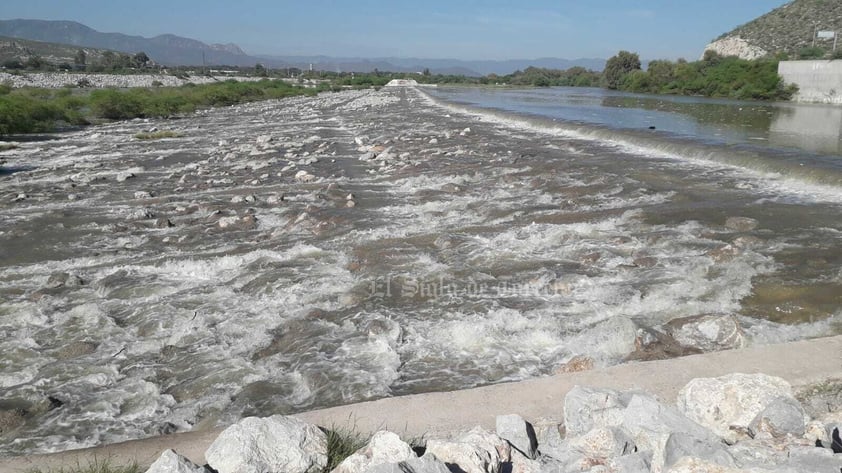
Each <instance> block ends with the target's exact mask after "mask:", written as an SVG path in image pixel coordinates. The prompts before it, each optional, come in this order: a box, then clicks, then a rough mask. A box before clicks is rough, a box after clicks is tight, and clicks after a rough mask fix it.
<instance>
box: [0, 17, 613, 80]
mask: <svg viewBox="0 0 842 473" xmlns="http://www.w3.org/2000/svg"><path fill="white" fill-rule="evenodd" d="M0 36H7V37H12V38H21V39H26V40H33V41H41V42H47V43H57V44H63V45H69V46H74V47H84V48H98V49H109V50H114V51H120V52H124V53H130V54H134V53H138V52H141V51H143V52H145V53H146V54H147V55H149V57H150V58H152V59H153V60H154V61H155V62H157V63H159V64H163V65H169V66H175V65H184V66H199V65H202V64H207V65H230V66H253V65H255V64H257V63H258V62H259V63H262V64H264V65H266V66H268V67H273V68H284V67H295V68H299V69H308V68H309V67H310V65H311V64H312V65H313V68H314V69H316V70H328V71H341V72H372V71H374V70H375V69H378V70H381V71H391V72H421V71H423V70H424V69H429V70H430V71H431V72H433V73H435V74H457V75H467V76H484V75H488V74H492V73H493V74H498V75H503V74H510V73H512V72H514V71H516V70H523V69H526V68H527V67H529V66H535V67H545V68H551V69H568V68H570V67H574V66H581V67H585V68H587V69H593V70H602V69H603V67H604V66H605V60H604V59H575V60H569V59H557V58H540V59H531V60H529V59H515V60H506V61H465V60H458V59H418V58H394V57H389V58H372V59H369V58H335V57H328V56H251V55H248V54H246V52H244V51H243V50H242V49H241V48H240V47H239V46H237V45H236V44H206V43H203V42H201V41H198V40H195V39H190V38H183V37H180V36H175V35H171V34H165V35H160V36H155V37H153V38H145V37H142V36H129V35H125V34H121V33H102V32H99V31H97V30H94V29H92V28H89V27H87V26H85V25H83V24H81V23H77V22H73V21H47V20H20V19H18V20H0Z"/></svg>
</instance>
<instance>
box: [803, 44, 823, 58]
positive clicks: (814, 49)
mask: <svg viewBox="0 0 842 473" xmlns="http://www.w3.org/2000/svg"><path fill="white" fill-rule="evenodd" d="M824 56H825V50H824V49H823V48H820V47H818V46H811V47H809V48H801V49H800V50H799V51H798V59H822V58H824Z"/></svg>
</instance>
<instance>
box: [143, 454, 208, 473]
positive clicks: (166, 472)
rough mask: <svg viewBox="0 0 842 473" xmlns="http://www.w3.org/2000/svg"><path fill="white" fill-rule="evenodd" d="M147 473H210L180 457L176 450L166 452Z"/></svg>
mask: <svg viewBox="0 0 842 473" xmlns="http://www.w3.org/2000/svg"><path fill="white" fill-rule="evenodd" d="M146 473H208V470H207V469H206V468H205V467H203V466H199V465H196V464H195V463H193V462H191V461H190V460H188V459H187V458H185V457H183V456H181V455H179V454H178V453H176V452H175V451H174V450H165V451H164V453H162V454H161V456H160V457H158V459H157V460H155V463H153V464H152V465H151V466H150V467H149V469H148V470H146Z"/></svg>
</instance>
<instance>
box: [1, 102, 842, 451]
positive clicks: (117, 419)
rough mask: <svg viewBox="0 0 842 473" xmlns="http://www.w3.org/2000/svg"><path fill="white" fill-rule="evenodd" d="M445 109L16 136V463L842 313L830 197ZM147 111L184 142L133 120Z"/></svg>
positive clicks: (344, 111) (364, 106) (7, 281)
mask: <svg viewBox="0 0 842 473" xmlns="http://www.w3.org/2000/svg"><path fill="white" fill-rule="evenodd" d="M431 103H432V102H430V100H429V99H428V98H425V97H424V96H423V95H422V94H421V93H420V92H417V91H414V90H411V89H407V90H401V89H398V90H390V91H385V90H384V91H380V92H374V91H349V92H343V93H338V94H327V95H322V96H319V97H313V98H295V99H290V100H286V101H280V102H265V103H259V104H251V105H240V106H236V107H230V108H226V109H216V110H209V111H203V112H201V113H198V114H196V115H195V116H191V117H187V118H183V119H180V120H176V121H140V120H137V121H131V122H121V123H114V124H110V125H105V126H100V127H95V128H90V129H87V130H84V131H81V132H75V133H67V134H61V135H58V136H57V137H56V139H54V140H47V141H33V142H27V143H20V147H19V148H18V149H15V150H11V151H6V152H3V153H2V155H0V158H2V160H3V161H2V167H1V168H0V256H2V258H1V259H0V352H2V353H3V359H2V360H0V411H2V412H3V413H5V414H6V415H7V417H6V418H7V419H10V422H11V423H12V424H10V425H12V426H13V427H12V428H11V430H10V432H13V433H12V434H10V435H6V436H4V437H0V456H2V455H12V454H22V453H35V452H48V451H57V450H64V449H68V448H76V447H84V446H91V445H96V444H99V443H104V442H114V441H120V440H126V439H131V438H138V437H146V436H151V435H157V434H159V433H163V432H174V431H184V430H190V429H195V428H201V427H205V426H209V425H217V424H224V423H228V422H231V421H234V420H235V419H237V418H239V417H241V416H245V415H268V414H272V413H290V412H296V411H301V410H305V409H310V408H316V407H322V406H328V405H336V404H343V403H350V402H356V401H361V400H365V399H373V398H378V397H384V396H393V395H400V394H406V393H413V392H423V391H431V390H441V389H460V388H466V387H471V386H476V385H481V384H488V383H494V382H500V381H509V380H519V379H524V378H529V377H534V376H543V375H548V374H551V373H553V372H554V371H555V370H557V369H559V367H560V366H561V365H562V364H563V363H565V362H567V361H569V360H570V359H571V358H573V357H575V356H579V357H587V358H589V359H590V360H591V361H592V363H593V365H595V366H605V365H610V364H614V363H619V362H622V361H623V360H625V359H626V358H627V357H629V356H630V355H631V354H632V352H634V351H635V350H637V349H638V344H639V342H640V337H641V331H645V330H659V329H661V328H662V327H663V324H665V323H666V322H668V321H670V320H672V319H675V318H678V317H692V316H697V315H702V314H711V313H715V314H734V315H736V316H738V318H739V320H740V324H741V325H742V326H743V329H744V331H745V334H746V340H747V343H772V342H778V341H783V340H792V339H799V338H805V337H812V336H820V335H825V334H829V333H833V332H834V331H836V330H838V320H839V317H840V316H842V315H840V312H839V305H840V303H839V302H838V300H837V299H836V298H834V297H835V296H834V294H835V292H834V291H835V289H836V288H837V287H840V286H841V285H842V275H840V273H839V272H838V263H839V262H840V261H842V256H840V254H839V251H838V247H839V245H838V237H839V235H840V234H842V229H840V228H839V222H840V221H842V219H839V218H838V217H839V213H840V210H839V208H838V207H837V206H836V205H835V204H832V203H826V202H825V203H819V202H817V201H816V200H815V199H813V200H809V199H800V198H796V199H793V198H789V197H782V194H781V193H780V192H779V189H777V188H775V187H774V185H767V184H768V182H767V181H765V180H764V179H765V178H759V177H757V176H754V177H750V176H748V175H747V173H745V172H744V171H742V170H739V169H737V168H735V167H727V166H719V167H716V168H715V169H714V168H710V167H705V166H700V165H696V164H692V163H691V164H689V165H684V164H682V165H677V164H676V162H677V161H678V160H676V159H662V158H663V157H662V158H658V157H657V156H655V157H652V156H649V157H646V158H642V157H641V155H640V153H638V152H637V151H635V150H633V149H631V148H630V147H629V146H626V145H623V146H618V145H616V143H613V144H612V143H607V142H605V141H604V140H602V139H601V138H599V137H590V138H589V139H588V140H583V139H582V136H580V135H571V134H569V133H562V132H559V131H558V130H555V129H552V130H550V129H547V128H544V127H538V126H532V125H525V124H524V123H523V122H521V121H518V120H519V119H516V118H500V116H499V115H495V117H496V118H493V120H492V117H490V116H488V115H485V114H484V112H477V111H475V110H473V111H471V112H470V114H463V113H462V112H463V111H464V109H457V108H456V107H455V106H451V105H447V106H446V107H448V108H446V109H443V108H441V107H442V105H440V104H434V105H432V104H431ZM448 112H449V113H450V116H443V114H447V113H448ZM478 118H482V120H478ZM153 127H155V128H158V129H173V130H174V131H176V132H178V133H180V134H181V135H182V137H181V138H174V139H166V140H161V141H140V140H137V139H135V138H134V135H135V134H136V133H138V132H140V131H145V130H148V129H150V128H153ZM631 151H634V152H631ZM644 154H645V153H644ZM814 283H815V284H814Z"/></svg>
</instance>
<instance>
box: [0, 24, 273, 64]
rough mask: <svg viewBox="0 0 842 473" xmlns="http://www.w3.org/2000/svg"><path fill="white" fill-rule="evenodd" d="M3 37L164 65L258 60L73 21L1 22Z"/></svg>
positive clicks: (226, 48)
mask: <svg viewBox="0 0 842 473" xmlns="http://www.w3.org/2000/svg"><path fill="white" fill-rule="evenodd" d="M0 36H8V37H12V38H21V39H28V40H33V41H42V42H48V43H60V44H67V45H72V46H75V47H77V48H78V47H85V48H100V49H111V50H114V51H120V52H124V53H129V54H134V53H138V52H141V51H143V52H145V53H146V54H148V55H149V57H151V58H152V59H153V60H154V61H155V62H157V63H160V64H165V65H201V64H203V63H205V62H206V63H207V64H226V65H233V66H253V65H254V64H255V63H256V62H258V61H259V60H258V59H256V58H254V57H251V56H248V55H247V54H246V53H245V52H243V50H242V49H240V48H239V47H238V46H237V45H235V44H205V43H203V42H201V41H197V40H195V39H190V38H182V37H180V36H175V35H169V34H167V35H160V36H155V37H153V38H144V37H142V36H129V35H125V34H121V33H102V32H99V31H97V30H94V29H92V28H89V27H87V26H85V25H83V24H81V23H76V22H74V21H46V20H0Z"/></svg>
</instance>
